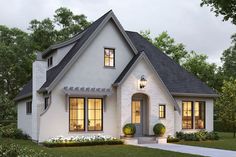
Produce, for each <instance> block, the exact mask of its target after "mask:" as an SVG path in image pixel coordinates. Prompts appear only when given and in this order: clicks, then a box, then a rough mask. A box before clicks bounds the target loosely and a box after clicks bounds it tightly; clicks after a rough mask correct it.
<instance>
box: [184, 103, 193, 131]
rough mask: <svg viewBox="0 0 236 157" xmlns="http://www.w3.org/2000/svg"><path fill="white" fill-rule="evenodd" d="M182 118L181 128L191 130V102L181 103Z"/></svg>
mask: <svg viewBox="0 0 236 157" xmlns="http://www.w3.org/2000/svg"><path fill="white" fill-rule="evenodd" d="M182 116H183V117H182V128H183V129H193V102H191V101H186V102H183V105H182Z"/></svg>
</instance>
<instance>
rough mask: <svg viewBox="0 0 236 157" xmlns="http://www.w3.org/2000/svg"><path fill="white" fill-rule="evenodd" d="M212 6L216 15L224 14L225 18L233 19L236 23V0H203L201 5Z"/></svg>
mask: <svg viewBox="0 0 236 157" xmlns="http://www.w3.org/2000/svg"><path fill="white" fill-rule="evenodd" d="M204 5H206V6H210V7H211V11H213V12H214V13H215V15H216V16H219V15H222V16H223V17H224V19H223V20H225V21H227V20H231V21H232V23H233V24H236V0H202V3H201V6H204Z"/></svg>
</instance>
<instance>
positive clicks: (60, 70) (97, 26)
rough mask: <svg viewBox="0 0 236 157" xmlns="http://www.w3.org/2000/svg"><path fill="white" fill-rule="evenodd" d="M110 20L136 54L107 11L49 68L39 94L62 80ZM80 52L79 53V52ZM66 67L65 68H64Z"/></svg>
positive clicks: (114, 18)
mask: <svg viewBox="0 0 236 157" xmlns="http://www.w3.org/2000/svg"><path fill="white" fill-rule="evenodd" d="M110 19H112V20H113V21H114V23H115V24H116V26H117V27H118V29H119V30H120V32H121V34H122V35H123V36H124V38H125V40H126V41H127V43H128V44H129V46H130V48H131V49H132V50H133V52H134V53H135V54H136V53H137V49H136V47H135V46H134V45H133V43H132V42H131V40H130V39H129V37H128V35H127V34H126V32H125V31H124V29H123V28H122V26H121V25H120V23H119V21H118V19H117V18H116V16H115V15H114V13H113V12H112V11H109V12H108V13H106V14H105V15H103V16H102V17H101V18H99V19H98V20H97V21H95V22H94V23H93V24H91V25H90V27H89V28H87V29H86V30H85V31H84V33H83V35H81V37H80V38H78V39H77V40H76V43H75V45H74V46H73V47H72V48H71V50H70V51H69V52H68V53H67V54H66V56H65V57H64V58H63V59H62V61H61V62H60V63H59V64H58V65H56V66H55V67H53V68H51V69H50V70H48V71H47V80H46V82H45V83H44V84H43V86H42V87H41V88H40V90H39V91H40V92H42V91H51V90H52V89H53V88H54V86H55V85H56V84H57V82H58V81H59V80H60V79H61V78H62V76H63V75H64V73H66V71H67V70H68V69H69V67H70V66H72V64H73V63H74V62H75V61H76V60H77V59H78V57H79V56H80V54H81V53H82V52H83V47H86V46H87V45H88V44H89V42H90V41H92V39H93V38H94V37H95V36H96V34H97V33H98V32H99V31H100V30H101V29H102V28H103V27H104V25H105V24H106V23H107V22H108V21H109V20H110ZM79 51H80V52H79ZM66 67H67V68H66Z"/></svg>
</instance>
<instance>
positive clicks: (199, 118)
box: [194, 101, 205, 129]
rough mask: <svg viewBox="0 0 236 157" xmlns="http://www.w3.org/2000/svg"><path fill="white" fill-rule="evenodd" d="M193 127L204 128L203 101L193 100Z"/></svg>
mask: <svg viewBox="0 0 236 157" xmlns="http://www.w3.org/2000/svg"><path fill="white" fill-rule="evenodd" d="M194 119H195V129H205V102H203V101H196V102H194Z"/></svg>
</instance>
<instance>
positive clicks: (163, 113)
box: [159, 105, 166, 118]
mask: <svg viewBox="0 0 236 157" xmlns="http://www.w3.org/2000/svg"><path fill="white" fill-rule="evenodd" d="M159 118H166V105H159Z"/></svg>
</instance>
